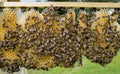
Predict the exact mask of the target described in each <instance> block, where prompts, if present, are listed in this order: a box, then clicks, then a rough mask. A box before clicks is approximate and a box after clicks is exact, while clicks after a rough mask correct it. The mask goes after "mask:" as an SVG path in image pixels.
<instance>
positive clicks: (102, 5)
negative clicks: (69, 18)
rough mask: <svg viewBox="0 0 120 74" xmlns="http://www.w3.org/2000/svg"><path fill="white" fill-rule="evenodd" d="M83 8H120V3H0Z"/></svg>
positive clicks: (9, 5) (1, 3)
mask: <svg viewBox="0 0 120 74" xmlns="http://www.w3.org/2000/svg"><path fill="white" fill-rule="evenodd" d="M51 5H52V6H54V7H85V8H120V3H104V2H0V7H49V6H51Z"/></svg>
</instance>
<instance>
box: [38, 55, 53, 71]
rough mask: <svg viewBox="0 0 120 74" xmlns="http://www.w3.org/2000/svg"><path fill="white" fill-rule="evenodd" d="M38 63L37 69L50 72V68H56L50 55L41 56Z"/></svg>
mask: <svg viewBox="0 0 120 74" xmlns="http://www.w3.org/2000/svg"><path fill="white" fill-rule="evenodd" d="M36 62H37V63H36V66H37V69H43V70H48V69H49V68H52V67H54V66H55V62H54V60H53V57H52V56H50V55H47V56H40V57H38V58H37V60H36Z"/></svg>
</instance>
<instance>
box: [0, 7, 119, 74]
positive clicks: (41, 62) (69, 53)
mask: <svg viewBox="0 0 120 74" xmlns="http://www.w3.org/2000/svg"><path fill="white" fill-rule="evenodd" d="M58 10H59V8H58V7H52V6H51V7H48V8H45V9H44V10H43V11H42V12H41V13H40V12H39V11H37V10H35V9H34V8H31V9H30V10H29V11H26V12H24V14H23V15H22V17H21V18H20V19H19V18H17V13H16V10H15V9H14V8H4V9H3V12H2V13H0V15H2V16H3V18H0V68H1V69H2V70H3V71H7V72H9V73H12V72H17V71H19V69H20V67H25V68H27V69H37V70H39V69H43V70H48V69H49V68H52V67H56V66H61V67H66V68H67V67H73V66H74V64H75V63H76V62H79V65H82V55H84V56H86V57H87V58H88V59H89V60H90V61H92V62H95V63H99V64H100V65H102V66H105V65H106V64H108V63H110V62H111V61H112V58H113V57H114V56H115V55H116V54H117V51H118V49H119V48H120V46H119V45H120V25H119V24H118V22H117V19H118V17H119V12H117V11H115V12H114V13H112V14H109V12H108V11H107V10H105V9H102V10H100V11H97V12H95V13H93V14H92V17H90V16H89V15H88V14H87V12H85V11H83V10H80V11H79V13H78V15H77V16H76V13H75V9H74V8H69V9H68V10H67V13H65V14H59V11H58Z"/></svg>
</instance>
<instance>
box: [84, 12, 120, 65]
mask: <svg viewBox="0 0 120 74" xmlns="http://www.w3.org/2000/svg"><path fill="white" fill-rule="evenodd" d="M110 19H111V15H110V14H109V13H108V12H107V11H106V10H100V11H98V12H96V13H95V19H92V20H94V21H93V23H92V24H91V27H90V29H86V31H84V32H83V34H84V36H83V41H84V42H83V43H82V44H83V46H84V50H83V54H84V55H85V56H86V57H87V58H88V59H90V60H91V61H92V62H96V63H99V64H100V65H102V66H105V65H106V64H108V63H110V62H111V61H112V58H113V57H114V56H115V55H116V52H117V51H118V49H119V35H120V34H119V31H117V28H119V27H117V28H116V25H115V24H114V23H110V21H112V20H110ZM115 21H116V20H114V22H115ZM85 41H86V42H85ZM117 43H118V44H117Z"/></svg>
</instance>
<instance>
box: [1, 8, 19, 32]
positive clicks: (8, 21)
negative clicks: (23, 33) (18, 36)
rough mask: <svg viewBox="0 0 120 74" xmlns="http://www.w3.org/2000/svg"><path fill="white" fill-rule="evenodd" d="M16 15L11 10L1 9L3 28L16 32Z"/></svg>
mask: <svg viewBox="0 0 120 74" xmlns="http://www.w3.org/2000/svg"><path fill="white" fill-rule="evenodd" d="M16 21H17V15H16V11H15V10H14V9H12V8H5V9H3V26H4V27H7V28H8V29H12V30H13V31H14V30H16Z"/></svg>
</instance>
